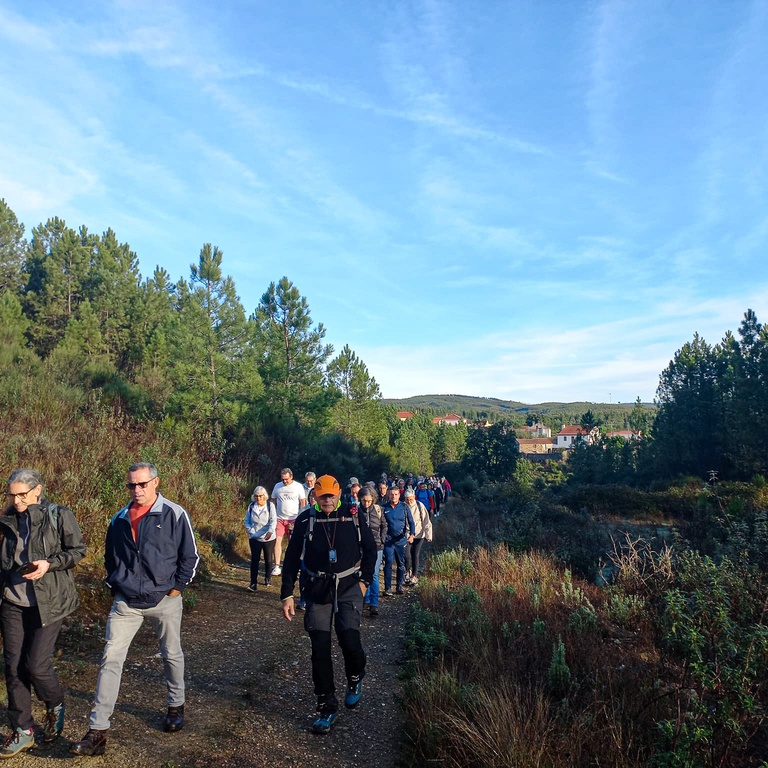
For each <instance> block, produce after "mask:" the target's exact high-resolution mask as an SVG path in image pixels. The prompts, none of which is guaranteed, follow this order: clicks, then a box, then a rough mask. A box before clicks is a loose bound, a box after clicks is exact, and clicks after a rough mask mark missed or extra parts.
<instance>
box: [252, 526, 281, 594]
mask: <svg viewBox="0 0 768 768" xmlns="http://www.w3.org/2000/svg"><path fill="white" fill-rule="evenodd" d="M248 543H249V544H250V546H251V584H258V583H259V560H260V559H261V553H262V552H264V581H265V582H266V581H269V580H270V579H271V578H272V568H273V567H274V565H275V539H274V537H273V538H272V540H271V541H259V540H258V539H248Z"/></svg>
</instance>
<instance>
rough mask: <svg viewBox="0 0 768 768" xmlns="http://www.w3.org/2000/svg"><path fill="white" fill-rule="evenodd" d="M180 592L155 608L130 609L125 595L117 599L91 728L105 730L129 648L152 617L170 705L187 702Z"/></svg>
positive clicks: (176, 705) (108, 628)
mask: <svg viewBox="0 0 768 768" xmlns="http://www.w3.org/2000/svg"><path fill="white" fill-rule="evenodd" d="M181 613H182V601H181V595H178V596H177V597H168V596H167V595H166V597H164V598H163V599H162V600H161V601H160V602H159V603H158V604H157V605H156V606H155V607H154V608H131V607H130V606H129V605H128V604H127V603H126V602H125V598H124V597H123V596H122V595H118V596H117V597H116V598H115V602H114V603H112V609H111V610H110V612H109V618H108V619H107V644H106V645H105V646H104V655H103V656H102V659H101V667H100V668H99V677H98V679H97V680H96V697H95V699H94V702H93V709H92V710H91V720H90V725H89V727H90V728H93V729H94V730H99V731H105V730H107V728H109V725H110V722H109V718H110V717H111V716H112V712H113V711H114V709H115V703H116V702H117V695H118V693H119V692H120V677H121V676H122V673H123V664H124V662H125V657H126V655H127V654H128V648H129V647H130V645H131V642H132V641H133V638H134V637H135V636H136V633H137V632H138V631H139V627H141V625H142V624H143V623H144V619H145V618H146V619H149V620H150V621H151V622H152V624H153V625H154V628H155V634H156V635H157V639H158V640H159V641H160V655H161V656H162V657H163V664H164V665H165V681H166V684H167V685H168V706H169V707H180V706H181V705H182V704H183V703H184V653H183V652H182V650H181Z"/></svg>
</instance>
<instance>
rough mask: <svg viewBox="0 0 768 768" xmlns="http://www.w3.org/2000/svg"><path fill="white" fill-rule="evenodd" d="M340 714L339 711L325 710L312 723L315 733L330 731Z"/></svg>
mask: <svg viewBox="0 0 768 768" xmlns="http://www.w3.org/2000/svg"><path fill="white" fill-rule="evenodd" d="M338 716H339V713H338V712H324V713H322V714H321V715H320V717H318V718H317V720H315V722H314V723H312V732H313V733H328V732H329V731H330V730H331V726H332V725H333V724H334V723H335V722H336V718H337V717H338Z"/></svg>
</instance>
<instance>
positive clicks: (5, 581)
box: [0, 468, 85, 758]
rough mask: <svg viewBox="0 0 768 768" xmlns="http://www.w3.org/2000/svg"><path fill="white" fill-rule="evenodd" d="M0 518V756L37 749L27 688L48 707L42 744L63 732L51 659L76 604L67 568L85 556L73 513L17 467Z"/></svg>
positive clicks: (38, 479) (59, 694)
mask: <svg viewBox="0 0 768 768" xmlns="http://www.w3.org/2000/svg"><path fill="white" fill-rule="evenodd" d="M5 497H6V501H7V504H6V509H5V513H4V514H3V515H2V517H0V579H1V580H2V582H1V584H0V601H1V602H0V631H1V632H2V637H3V658H4V661H5V683H6V687H7V689H8V719H9V720H10V723H11V732H10V734H8V736H7V737H6V739H5V740H4V743H3V744H2V746H1V747H0V758H9V757H13V756H14V755H16V754H19V753H20V752H23V751H25V750H27V749H31V748H32V747H34V746H35V738H34V718H33V717H32V688H33V687H34V689H35V693H36V694H37V696H38V698H39V699H41V700H42V701H43V702H44V703H45V708H46V714H45V722H44V725H43V733H42V740H43V741H44V742H46V743H48V742H51V741H54V740H55V739H56V738H58V737H59V735H60V734H61V731H62V729H63V727H64V692H63V691H62V689H61V685H60V683H59V680H58V678H57V677H56V670H55V669H54V668H53V663H52V656H53V651H54V646H55V644H56V638H57V637H58V635H59V631H60V630H61V625H62V623H63V620H64V618H65V617H66V616H68V615H69V614H70V613H72V612H73V611H74V610H75V609H76V608H77V606H78V599H77V590H76V589H75V580H74V577H73V575H72V569H73V568H74V567H75V566H76V565H77V564H78V563H79V562H80V560H82V559H83V556H84V555H85V543H84V542H83V534H82V533H81V531H80V526H79V525H78V524H77V520H75V516H74V515H73V514H72V512H71V510H69V509H68V508H67V507H63V506H59V505H56V504H52V503H51V502H49V501H47V500H46V498H45V486H44V483H43V478H42V477H41V476H40V474H39V473H38V472H36V471H35V470H34V469H27V468H24V469H17V470H16V471H15V472H13V473H12V474H11V476H10V478H9V479H8V486H7V488H6V494H5Z"/></svg>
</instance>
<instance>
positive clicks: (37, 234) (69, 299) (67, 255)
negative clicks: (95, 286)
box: [24, 217, 91, 355]
mask: <svg viewBox="0 0 768 768" xmlns="http://www.w3.org/2000/svg"><path fill="white" fill-rule="evenodd" d="M84 235H85V232H84V231H83V230H81V232H80V234H78V233H77V232H75V231H74V230H73V229H70V228H69V227H67V225H66V223H65V222H64V221H63V220H61V219H59V218H58V217H56V218H53V219H49V220H48V221H47V222H46V223H45V224H44V225H43V224H41V225H40V226H38V227H35V229H33V230H32V243H31V245H30V248H29V252H28V258H27V264H26V271H27V273H28V275H29V277H28V279H27V285H26V289H25V292H24V309H25V312H26V314H27V316H28V317H29V318H30V320H31V324H30V328H29V334H30V337H31V339H32V342H33V344H34V345H35V347H36V349H37V350H38V351H39V353H41V354H42V355H47V354H48V353H49V352H50V351H51V350H52V349H53V348H54V347H55V346H56V344H58V342H59V341H60V340H61V339H62V337H63V336H64V332H65V330H66V328H67V325H68V323H69V321H70V320H71V319H72V318H73V317H74V316H75V313H76V312H77V307H78V305H79V304H80V301H81V300H82V299H83V298H85V296H84V288H85V283H86V280H87V278H88V275H89V269H90V262H91V255H90V252H89V245H88V244H87V243H86V244H84V239H86V238H84Z"/></svg>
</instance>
